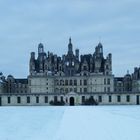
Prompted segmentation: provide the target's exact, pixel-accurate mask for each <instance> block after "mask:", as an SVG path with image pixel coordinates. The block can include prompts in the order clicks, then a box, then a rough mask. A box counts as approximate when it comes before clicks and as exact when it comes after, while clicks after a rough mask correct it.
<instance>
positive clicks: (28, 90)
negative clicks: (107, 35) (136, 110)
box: [0, 38, 140, 106]
mask: <svg viewBox="0 0 140 140" xmlns="http://www.w3.org/2000/svg"><path fill="white" fill-rule="evenodd" d="M0 76H1V81H0V105H1V106H12V105H16V106H20V105H97V104H99V105H112V104H115V105H120V104H122V105H129V104H132V105H135V104H140V68H135V69H134V73H133V74H129V72H127V74H126V75H125V76H124V77H115V76H114V75H113V74H112V54H111V53H109V54H108V55H107V56H106V57H104V55H103V46H102V44H101V43H99V44H98V45H97V46H96V47H95V52H94V53H91V54H84V55H80V53H79V49H76V50H75V51H73V44H72V41H71V38H70V39H69V43H68V51H67V53H66V54H64V55H62V57H61V56H57V55H56V54H53V53H51V52H48V53H46V52H45V51H44V46H43V44H42V43H40V44H39V45H38V56H37V58H36V56H35V52H31V56H30V61H29V76H28V77H27V78H25V79H16V78H14V77H13V76H12V75H8V76H7V78H5V77H4V76H3V75H2V73H1V74H0Z"/></svg>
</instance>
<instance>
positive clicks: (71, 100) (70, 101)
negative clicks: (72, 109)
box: [69, 97, 74, 106]
mask: <svg viewBox="0 0 140 140" xmlns="http://www.w3.org/2000/svg"><path fill="white" fill-rule="evenodd" d="M69 103H70V106H74V97H70V99H69Z"/></svg>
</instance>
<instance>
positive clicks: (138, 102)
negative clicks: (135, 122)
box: [136, 95, 140, 105]
mask: <svg viewBox="0 0 140 140" xmlns="http://www.w3.org/2000/svg"><path fill="white" fill-rule="evenodd" d="M136 102H137V105H139V104H140V100H139V95H137V99H136Z"/></svg>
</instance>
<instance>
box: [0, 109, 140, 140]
mask: <svg viewBox="0 0 140 140" xmlns="http://www.w3.org/2000/svg"><path fill="white" fill-rule="evenodd" d="M93 139H96V140H103V139H105V140H140V106H89V107H87V106H74V107H67V106H65V107H1V108H0V140H93Z"/></svg>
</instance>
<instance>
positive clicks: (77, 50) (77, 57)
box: [75, 49, 79, 61]
mask: <svg viewBox="0 0 140 140" xmlns="http://www.w3.org/2000/svg"><path fill="white" fill-rule="evenodd" d="M75 56H76V59H77V60H78V61H79V49H76V50H75Z"/></svg>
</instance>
